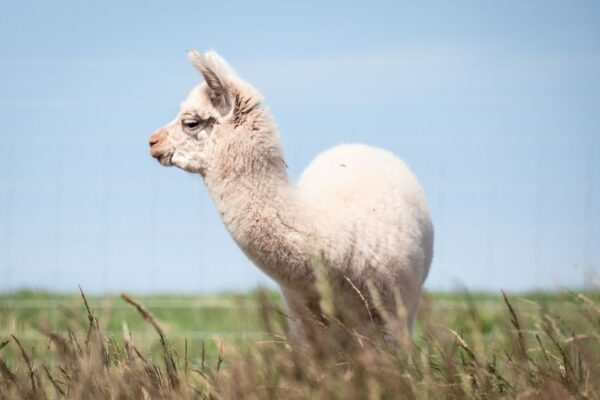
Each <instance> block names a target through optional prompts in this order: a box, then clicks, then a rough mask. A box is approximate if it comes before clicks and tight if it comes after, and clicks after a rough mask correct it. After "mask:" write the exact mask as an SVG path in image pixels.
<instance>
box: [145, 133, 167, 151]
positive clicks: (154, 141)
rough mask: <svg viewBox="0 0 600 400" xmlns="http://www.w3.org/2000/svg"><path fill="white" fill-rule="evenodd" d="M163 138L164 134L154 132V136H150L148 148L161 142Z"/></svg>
mask: <svg viewBox="0 0 600 400" xmlns="http://www.w3.org/2000/svg"><path fill="white" fill-rule="evenodd" d="M164 138H165V132H164V131H162V130H160V131H158V132H156V133H155V134H153V135H152V136H150V142H149V144H150V147H153V146H154V145H157V144H159V143H160V142H162V141H163V139H164Z"/></svg>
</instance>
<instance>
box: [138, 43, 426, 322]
mask: <svg viewBox="0 0 600 400" xmlns="http://www.w3.org/2000/svg"><path fill="white" fill-rule="evenodd" d="M189 57H190V60H191V61H192V62H193V64H194V65H195V66H196V68H198V70H199V71H200V72H201V74H202V75H203V77H204V80H205V82H203V83H202V84H200V85H199V86H197V87H195V88H194V89H193V90H192V91H191V92H190V94H189V95H188V97H187V99H186V100H185V101H184V102H183V103H182V104H181V111H180V113H179V114H178V115H177V117H176V118H175V119H174V120H173V121H172V122H170V123H169V124H167V125H166V126H164V127H162V128H161V129H159V130H158V131H157V132H155V133H154V134H153V135H152V137H151V138H150V146H151V154H152V156H154V157H155V158H157V159H158V160H159V161H160V162H161V164H163V165H166V166H170V165H175V166H177V167H179V168H181V169H183V170H186V171H188V172H192V173H198V174H200V175H201V176H202V177H203V178H204V182H205V184H206V187H207V188H208V191H209V193H210V196H211V197H212V199H213V200H214V203H215V205H216V207H217V209H218V211H219V213H220V215H221V218H222V220H223V223H224V224H225V225H226V227H227V229H228V230H229V232H230V234H231V236H232V237H233V239H234V240H235V241H236V243H237V244H238V245H239V246H240V248H241V249H242V250H243V251H244V253H245V254H246V255H247V256H248V257H249V258H250V259H251V260H252V261H253V262H254V263H255V264H256V265H257V266H258V267H259V268H261V269H262V270H263V271H264V272H265V273H267V274H268V275H269V276H270V277H272V278H273V279H274V280H275V281H276V282H278V284H279V285H280V287H281V289H282V293H283V296H284V298H285V300H286V303H287V305H288V308H289V311H290V313H291V314H292V317H293V319H295V320H296V321H298V324H297V325H298V326H297V328H298V329H299V332H300V333H302V329H303V326H304V325H306V324H303V322H307V321H309V320H311V318H312V315H313V314H314V313H316V314H318V313H319V301H318V300H319V298H318V294H317V292H316V290H315V277H316V268H322V269H324V270H325V272H326V276H327V277H328V278H329V280H330V282H331V287H332V290H335V291H338V292H339V293H340V294H342V298H343V299H345V301H346V303H345V304H346V306H347V307H348V308H349V309H354V310H355V311H356V315H358V316H359V317H358V319H357V321H356V322H357V326H358V329H361V327H362V328H365V329H364V330H365V331H366V326H367V325H370V324H371V322H370V319H371V318H372V317H373V316H374V315H375V316H376V317H377V316H379V315H381V312H387V311H389V312H390V313H388V314H391V315H397V314H395V312H396V310H398V308H401V309H403V310H404V311H405V317H406V319H402V318H400V317H397V322H398V325H401V326H402V327H405V328H408V329H409V330H410V329H411V328H412V324H413V321H414V318H415V314H416V311H417V306H418V303H419V298H420V296H421V287H422V285H423V282H424V280H425V278H426V277H427V274H428V271H429V267H430V264H431V259H432V247H433V227H432V224H431V221H430V217H429V212H428V208H427V203H426V200H425V197H424V194H423V190H422V188H421V186H420V184H419V182H418V181H417V179H416V178H415V177H414V175H413V174H412V173H411V172H410V170H409V169H408V168H407V166H406V165H405V164H404V163H403V162H402V161H401V160H400V159H398V158H397V157H395V156H394V155H392V154H391V153H389V152H387V151H385V150H381V149H377V148H373V147H370V146H367V145H361V144H346V145H340V146H337V147H334V148H332V149H330V150H328V151H326V152H324V153H322V154H321V155H319V156H318V157H317V158H316V159H315V160H314V161H313V162H312V163H311V164H310V165H309V166H308V167H307V168H306V170H305V171H304V173H303V175H302V177H301V179H300V181H299V182H298V183H297V184H294V183H293V182H290V180H289V178H288V175H287V171H286V164H285V162H284V157H283V152H282V149H281V145H280V140H279V135H278V132H277V129H276V127H275V125H274V123H273V120H272V118H271V116H270V114H269V112H268V110H266V109H265V108H264V107H263V106H262V100H263V99H262V97H261V95H260V94H259V92H258V91H257V90H256V89H254V88H253V87H252V86H250V85H249V84H248V83H246V82H244V81H243V80H241V79H240V78H239V77H238V76H237V74H236V73H235V72H234V71H233V70H232V69H231V67H230V66H229V65H228V64H227V63H226V62H225V61H224V60H223V59H222V58H221V57H220V56H219V55H218V54H216V53H215V52H212V51H210V52H208V53H206V54H205V55H201V54H200V53H198V52H196V51H192V52H190V53H189ZM321 266H322V267H321ZM358 292H360V293H361V295H362V297H364V299H363V298H362V297H361V296H359V294H358ZM374 294H376V296H375V297H371V296H372V295H374ZM375 300H377V301H375ZM365 303H367V304H368V305H369V306H368V308H369V310H367V306H366V305H365ZM375 303H378V304H379V308H380V309H376V308H375V307H374V306H373V304H375ZM381 308H383V309H384V310H381ZM361 310H362V311H361ZM365 311H368V312H365ZM386 315H387V314H386ZM375 319H376V323H377V322H381V321H383V319H380V318H375ZM386 320H387V321H388V323H389V321H390V320H389V318H387V319H386ZM387 328H388V329H397V328H398V327H397V326H393V327H390V326H388V327H387Z"/></svg>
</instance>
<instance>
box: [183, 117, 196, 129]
mask: <svg viewBox="0 0 600 400" xmlns="http://www.w3.org/2000/svg"><path fill="white" fill-rule="evenodd" d="M182 123H183V127H184V128H187V129H196V128H197V127H198V126H200V120H198V119H192V118H190V119H184V120H183V121H182Z"/></svg>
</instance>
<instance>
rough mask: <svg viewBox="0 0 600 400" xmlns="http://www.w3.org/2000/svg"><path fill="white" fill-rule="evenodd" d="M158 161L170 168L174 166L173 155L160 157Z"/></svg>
mask: <svg viewBox="0 0 600 400" xmlns="http://www.w3.org/2000/svg"><path fill="white" fill-rule="evenodd" d="M156 159H157V160H158V162H159V163H161V164H162V165H164V166H165V167H170V166H172V165H173V153H168V154H163V155H160V156H158V157H157V158H156Z"/></svg>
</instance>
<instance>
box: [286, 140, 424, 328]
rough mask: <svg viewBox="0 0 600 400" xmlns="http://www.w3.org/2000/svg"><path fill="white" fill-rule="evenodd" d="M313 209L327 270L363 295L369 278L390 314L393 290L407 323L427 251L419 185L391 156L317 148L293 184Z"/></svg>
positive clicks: (355, 148)
mask: <svg viewBox="0 0 600 400" xmlns="http://www.w3.org/2000/svg"><path fill="white" fill-rule="evenodd" d="M298 189H299V193H300V195H301V198H302V201H303V203H304V204H305V205H306V208H307V209H311V210H313V212H314V215H315V217H314V218H315V221H316V224H317V229H316V230H317V231H318V232H320V235H321V240H322V242H321V243H322V244H321V246H320V247H319V251H321V252H322V254H323V255H324V257H325V259H326V263H327V265H328V268H332V269H335V270H339V272H338V274H339V275H341V276H343V277H345V278H348V279H350V280H351V281H352V283H353V284H354V285H355V286H356V287H357V288H358V289H360V291H361V292H362V293H363V294H365V295H367V296H368V292H369V289H368V288H367V287H366V286H365V284H366V283H367V282H371V283H372V284H373V285H374V286H375V287H376V288H377V289H378V290H379V292H380V294H381V296H382V300H383V302H384V305H385V306H387V307H388V308H389V311H392V312H395V311H396V310H395V308H396V307H397V306H398V305H397V304H395V296H396V295H400V296H401V298H402V301H403V306H404V307H405V309H406V310H405V311H406V312H407V319H408V322H409V324H410V326H412V322H413V320H414V316H415V313H416V310H417V306H418V301H419V298H420V294H421V286H422V284H423V282H424V281H425V278H426V277H427V274H428V272H429V267H430V265H431V260H432V255H433V227H432V224H431V221H430V218H429V212H428V208H427V203H426V201H425V196H424V194H423V190H422V188H421V185H420V184H419V182H418V181H417V179H416V178H415V176H414V175H413V174H412V173H411V171H410V170H409V169H408V167H407V166H406V164H404V162H402V161H401V160H400V159H399V158H397V157H396V156H394V155H393V154H391V153H389V152H387V151H385V150H382V149H378V148H373V147H370V146H367V145H361V144H350V145H340V146H337V147H334V148H332V149H330V150H328V151H326V152H324V153H322V154H320V155H319V156H318V157H317V158H316V159H315V160H314V161H313V162H312V163H311V164H310V165H309V166H308V167H307V168H306V170H305V171H304V173H303V174H302V176H301V178H300V181H299V183H298Z"/></svg>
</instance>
